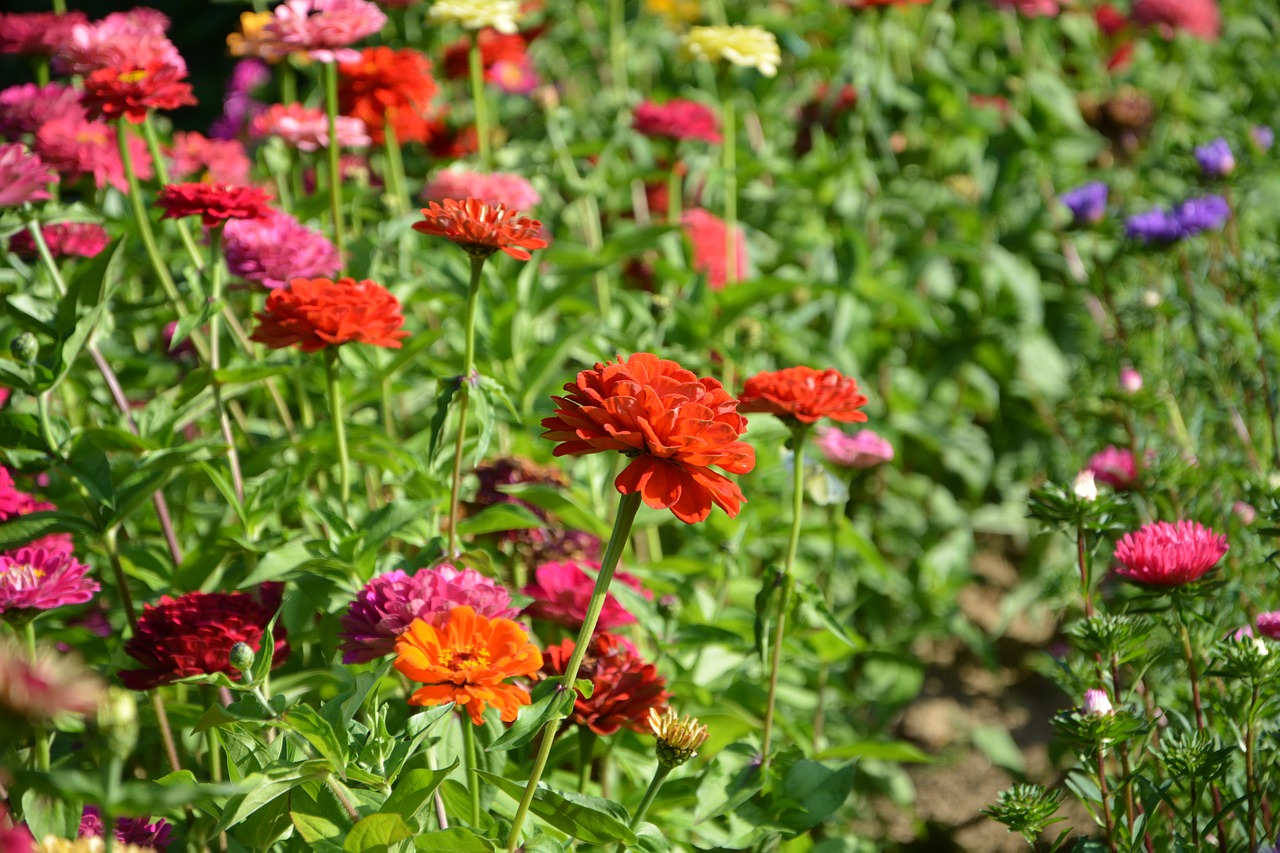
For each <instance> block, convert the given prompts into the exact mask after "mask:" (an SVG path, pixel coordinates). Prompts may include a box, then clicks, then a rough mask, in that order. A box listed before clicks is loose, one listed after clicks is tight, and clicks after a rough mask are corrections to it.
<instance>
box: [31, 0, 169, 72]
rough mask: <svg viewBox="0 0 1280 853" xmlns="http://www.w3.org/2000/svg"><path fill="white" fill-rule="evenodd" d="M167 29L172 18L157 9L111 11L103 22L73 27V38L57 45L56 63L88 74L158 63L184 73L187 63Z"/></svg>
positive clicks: (62, 69) (63, 68)
mask: <svg viewBox="0 0 1280 853" xmlns="http://www.w3.org/2000/svg"><path fill="white" fill-rule="evenodd" d="M167 29H169V19H168V18H167V17H166V16H165V15H164V13H163V12H159V11H157V10H155V9H147V8H142V7H139V8H136V9H130V10H129V11H127V12H112V13H111V14H110V15H107V16H106V17H105V18H103V19H102V20H100V21H95V22H93V23H91V24H77V25H76V26H74V27H72V28H71V35H70V37H69V38H67V39H66V40H65V41H63V42H61V43H60V44H59V45H58V50H57V53H56V54H55V55H54V66H55V68H56V69H57V70H58V71H59V72H61V73H64V74H80V75H89V74H92V73H93V72H94V71H97V70H98V69H100V68H124V67H125V66H130V65H132V66H134V67H146V66H147V65H149V64H152V63H156V64H159V65H164V66H168V67H170V68H173V69H174V70H176V71H178V72H179V73H181V74H184V75H185V74H186V73H187V63H186V62H185V61H184V60H183V58H182V54H180V53H178V49H177V48H176V47H175V46H174V44H173V42H171V41H169V38H168V37H167V36H166V35H165V31H166V30H167ZM135 63H136V65H135Z"/></svg>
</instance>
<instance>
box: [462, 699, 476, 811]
mask: <svg viewBox="0 0 1280 853" xmlns="http://www.w3.org/2000/svg"><path fill="white" fill-rule="evenodd" d="M458 719H459V721H461V723H462V744H463V747H464V749H465V751H466V759H467V791H468V792H469V793H470V794H471V825H472V826H479V825H480V776H479V775H478V774H477V773H476V771H477V770H479V769H480V764H479V760H478V759H477V757H476V732H475V728H476V726H475V723H473V722H471V718H470V717H468V716H467V715H466V714H463V715H461V716H459V717H458Z"/></svg>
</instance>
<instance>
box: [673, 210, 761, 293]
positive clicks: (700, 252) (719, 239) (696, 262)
mask: <svg viewBox="0 0 1280 853" xmlns="http://www.w3.org/2000/svg"><path fill="white" fill-rule="evenodd" d="M680 224H681V225H683V226H684V233H685V234H687V235H688V236H689V242H690V243H692V244H693V268H694V270H696V271H697V272H700V273H703V274H704V275H706V277H707V286H708V287H710V288H711V289H712V290H723V289H724V286H725V285H726V284H727V283H728V282H729V276H728V271H729V265H728V264H727V263H726V262H725V233H724V232H725V224H724V220H723V219H721V218H720V217H718V216H716V215H715V214H714V213H712V212H711V211H709V210H703V209H702V208H700V207H694V208H690V209H689V210H686V211H685V212H684V214H683V215H682V216H681V217H680ZM734 246H735V247H736V250H735V252H734V266H736V267H737V270H736V272H735V273H734V276H733V279H734V281H741V280H742V277H743V276H744V275H746V272H747V241H746V239H745V238H744V237H743V235H742V229H740V228H739V229H737V232H736V234H735V235H734Z"/></svg>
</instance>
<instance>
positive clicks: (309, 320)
mask: <svg viewBox="0 0 1280 853" xmlns="http://www.w3.org/2000/svg"><path fill="white" fill-rule="evenodd" d="M257 317H258V328H256V329H254V330H253V334H252V335H250V337H249V340H251V341H257V342H258V343H261V344H266V345H267V346H269V347H271V348H272V349H283V348H284V347H291V346H296V347H298V348H299V349H301V350H302V351H303V352H315V351H316V350H322V349H325V348H326V347H336V346H340V345H342V344H345V343H351V342H356V343H363V344H372V345H373V346H378V347H389V348H390V349H400V339H401V338H407V337H408V336H409V333H408V332H406V331H405V330H404V329H403V328H402V327H403V326H404V316H403V315H402V314H401V313H400V300H398V299H396V298H395V297H394V296H393V295H391V293H390V291H388V290H387V289H386V288H385V287H383V286H382V285H380V284H375V283H374V282H372V281H369V280H367V279H366V280H364V281H356V280H355V279H354V278H341V279H338V280H337V281H331V280H329V279H327V278H295V279H293V280H292V281H290V282H289V285H288V287H282V288H279V289H278V290H273V291H271V295H270V296H268V297H267V304H266V307H265V309H264V310H263V311H261V312H260V313H259V314H258V315H257Z"/></svg>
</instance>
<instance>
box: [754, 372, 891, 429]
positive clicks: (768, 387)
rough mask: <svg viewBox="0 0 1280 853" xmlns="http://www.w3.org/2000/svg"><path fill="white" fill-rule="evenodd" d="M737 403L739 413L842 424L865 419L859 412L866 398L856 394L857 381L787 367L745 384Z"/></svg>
mask: <svg viewBox="0 0 1280 853" xmlns="http://www.w3.org/2000/svg"><path fill="white" fill-rule="evenodd" d="M738 400H739V405H738V408H739V409H740V410H741V411H744V412H766V413H768V414H771V415H776V416H778V417H779V418H782V419H783V420H784V421H797V422H799V423H802V424H812V423H816V422H817V421H820V420H822V419H823V418H831V419H832V420H833V421H843V422H845V423H855V422H858V421H865V420H866V419H867V416H866V413H864V412H863V411H862V407H863V406H865V405H866V404H867V398H866V397H864V396H863V395H861V394H859V393H858V383H857V380H855V379H853V378H852V377H849V376H843V375H841V373H840V371H838V370H836V369H835V368H830V367H829V368H827V369H826V370H817V369H815V368H812V367H803V366H802V367H788V368H785V369H783V370H774V371H767V372H764V373H757V374H756V375H755V376H752V377H751V378H750V379H748V380H747V382H746V385H745V386H744V387H743V389H742V395H741V396H740V397H739V398H738Z"/></svg>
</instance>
